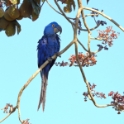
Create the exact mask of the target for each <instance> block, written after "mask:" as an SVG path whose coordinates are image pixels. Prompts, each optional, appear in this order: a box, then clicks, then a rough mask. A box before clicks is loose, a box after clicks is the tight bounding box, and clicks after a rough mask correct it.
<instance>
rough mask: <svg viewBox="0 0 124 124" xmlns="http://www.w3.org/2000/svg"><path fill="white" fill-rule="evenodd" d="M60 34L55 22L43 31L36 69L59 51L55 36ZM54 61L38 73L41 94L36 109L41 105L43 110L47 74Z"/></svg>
mask: <svg viewBox="0 0 124 124" xmlns="http://www.w3.org/2000/svg"><path fill="white" fill-rule="evenodd" d="M58 32H60V33H61V32H62V28H61V26H60V25H59V24H58V23H57V22H51V23H50V24H48V25H47V26H46V27H45V29H44V35H43V36H42V38H41V39H40V40H39V41H38V46H37V50H38V67H40V66H41V65H42V64H43V63H44V62H45V61H46V60H49V59H50V58H51V57H52V56H53V55H54V54H56V53H58V52H59V50H60V38H59V35H58V34H57V33H58ZM54 62H55V60H51V61H50V62H49V63H48V64H47V65H46V66H45V67H44V68H43V69H42V71H41V72H40V75H41V78H42V85H41V93H40V100H39V105H38V109H39V108H40V105H41V104H42V109H43V111H44V108H45V99H46V87H47V81H48V74H49V71H50V69H51V67H52V66H53V64H54Z"/></svg>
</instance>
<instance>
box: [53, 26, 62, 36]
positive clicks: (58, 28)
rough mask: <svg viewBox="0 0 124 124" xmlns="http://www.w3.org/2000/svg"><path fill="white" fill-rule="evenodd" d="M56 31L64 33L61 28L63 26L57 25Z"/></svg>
mask: <svg viewBox="0 0 124 124" xmlns="http://www.w3.org/2000/svg"><path fill="white" fill-rule="evenodd" d="M54 32H55V33H58V32H60V34H61V33H62V28H61V26H60V25H57V26H56V27H55V28H54Z"/></svg>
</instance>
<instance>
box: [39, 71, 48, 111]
mask: <svg viewBox="0 0 124 124" xmlns="http://www.w3.org/2000/svg"><path fill="white" fill-rule="evenodd" d="M40 74H41V77H42V83H41V92H40V100H39V105H38V110H39V108H40V105H41V104H42V109H43V111H44V108H45V101H46V88H47V81H48V74H44V73H43V72H41V73H40Z"/></svg>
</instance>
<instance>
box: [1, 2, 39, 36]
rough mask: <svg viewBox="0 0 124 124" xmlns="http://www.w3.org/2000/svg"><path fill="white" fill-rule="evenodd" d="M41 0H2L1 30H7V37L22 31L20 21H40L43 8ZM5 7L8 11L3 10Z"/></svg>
mask: <svg viewBox="0 0 124 124" xmlns="http://www.w3.org/2000/svg"><path fill="white" fill-rule="evenodd" d="M40 4H41V2H40V0H23V2H22V3H21V5H20V0H6V1H2V0H0V29H1V31H2V30H5V33H6V35H7V36H13V35H14V34H15V33H16V31H17V34H19V33H20V31H21V25H20V24H19V23H18V20H22V19H24V18H30V19H31V20H32V21H35V20H37V19H38V17H39V14H40V10H41V6H40ZM3 6H5V7H6V9H5V10H4V9H3Z"/></svg>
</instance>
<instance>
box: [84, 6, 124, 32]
mask: <svg viewBox="0 0 124 124" xmlns="http://www.w3.org/2000/svg"><path fill="white" fill-rule="evenodd" d="M83 8H84V9H85V10H90V11H94V12H96V13H98V14H100V15H102V16H103V17H105V18H107V19H108V20H110V21H111V22H113V23H114V24H115V25H116V26H117V27H119V28H120V29H121V30H122V31H124V28H123V27H122V26H121V25H119V24H118V23H117V22H116V21H115V20H113V19H112V18H110V17H109V16H107V15H105V14H104V13H103V12H100V11H97V10H95V9H91V8H88V7H83Z"/></svg>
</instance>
